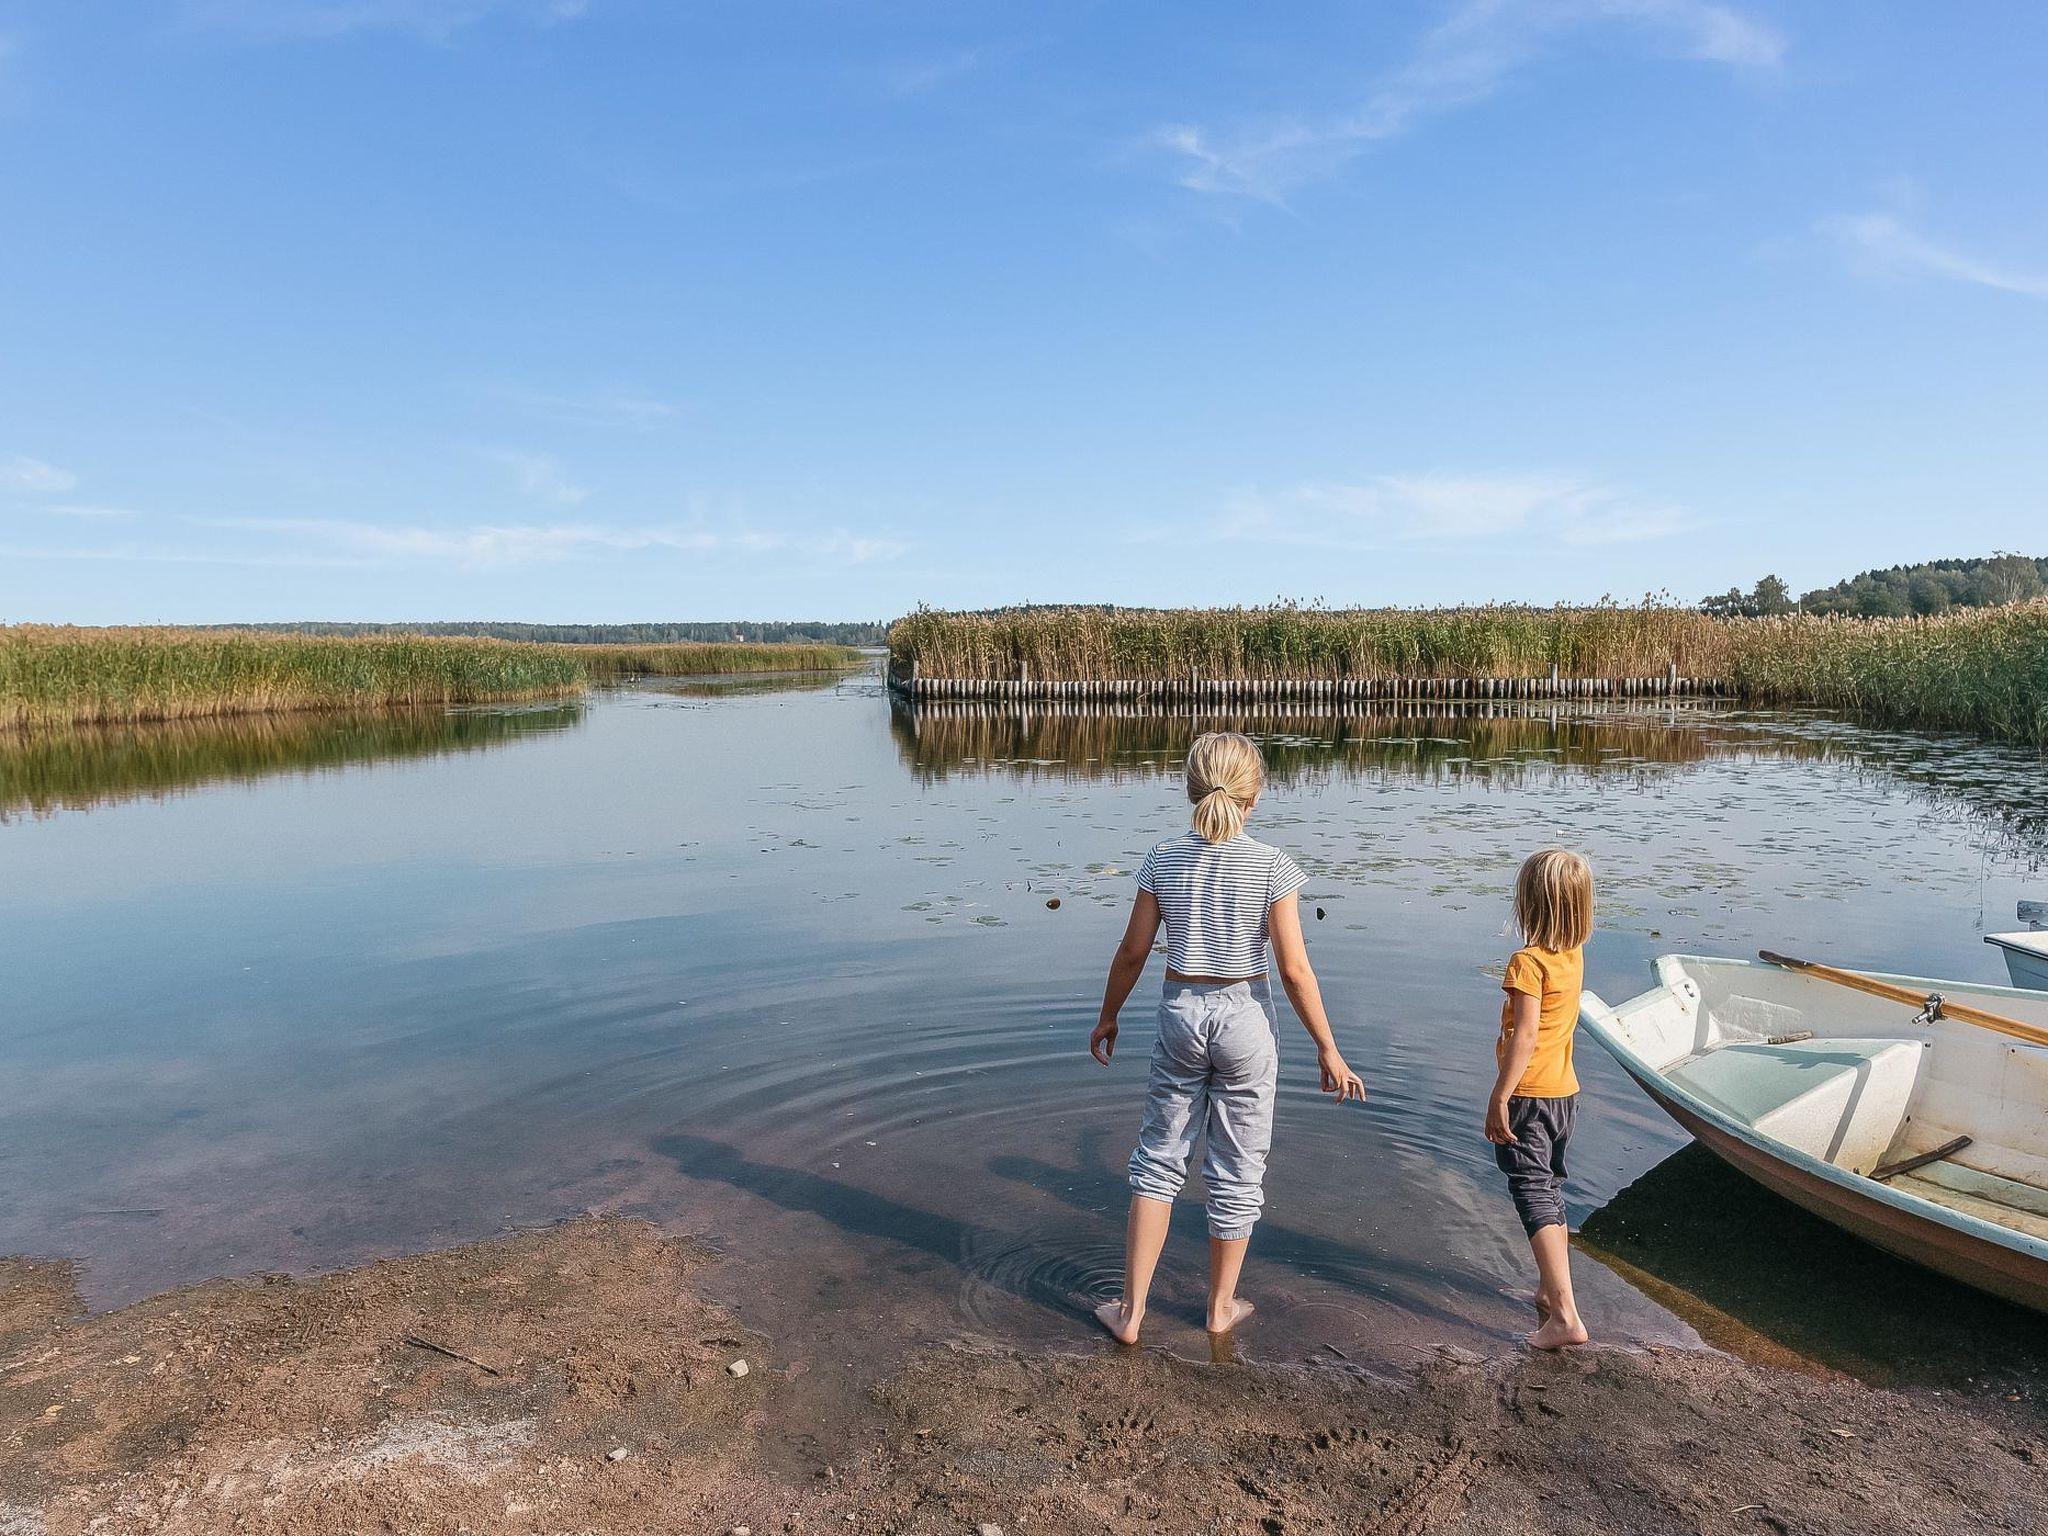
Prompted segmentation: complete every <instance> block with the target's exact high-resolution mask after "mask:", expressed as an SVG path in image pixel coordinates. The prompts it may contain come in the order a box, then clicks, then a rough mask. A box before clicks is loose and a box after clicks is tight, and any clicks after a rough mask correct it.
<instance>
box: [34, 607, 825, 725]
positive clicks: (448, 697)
mask: <svg viewBox="0 0 2048 1536" xmlns="http://www.w3.org/2000/svg"><path fill="white" fill-rule="evenodd" d="M858 660H859V653H858V652H856V651H852V650H850V649H848V648H846V647H843V646H815V645H790V646H784V645H715V644H703V645H695V644H687V645H655V646H606V645H591V646H581V645H537V644H529V643H524V642H520V641H512V640H488V639H476V638H466V637H456V636H427V635H362V636H338V635H299V634H280V633H269V632H260V631H241V630H210V629H179V628H139V627H138V628H110V629H85V628H77V627H73V626H69V625H44V624H16V625H7V626H0V728H16V729H19V728H22V727H28V726H50V725H71V724H81V723H87V722H102V723H117V722H130V721H141V720H189V719H208V718H213V717H216V716H223V715H243V714H262V713H271V712H283V711H291V710H306V709H361V708H376V707H384V706H406V705H435V704H471V703H482V702H486V701H505V700H521V699H552V698H562V697H566V696H569V695H573V694H577V693H581V692H582V691H583V690H584V689H585V688H587V687H588V686H589V685H590V684H591V683H592V682H604V681H609V680H611V679H614V678H618V677H623V676H627V675H630V674H633V673H662V674H670V675H684V676H699V675H705V674H710V673H718V672H738V671H770V670H783V669H793V670H808V669H814V668H825V667H840V666H847V665H851V664H854V663H856V662H858Z"/></svg>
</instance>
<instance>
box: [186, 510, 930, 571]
mask: <svg viewBox="0 0 2048 1536" xmlns="http://www.w3.org/2000/svg"><path fill="white" fill-rule="evenodd" d="M185 521H186V522H188V523H190V524H192V525H194V526H196V527H202V528H213V529H221V530H232V531H237V532H243V533H254V534H265V535H272V536H277V537H284V538H295V539H298V540H300V541H302V543H309V544H312V545H314V546H318V547H320V548H323V549H325V550H326V551H327V552H328V553H329V554H330V555H333V556H338V557H341V558H344V559H347V560H350V561H352V562H355V563H370V562H386V561H440V562H445V563H452V564H456V565H461V566H475V567H481V566H506V565H533V564H543V563H548V562H553V561H563V560H586V559H593V558H599V557H602V556H605V555H617V554H631V553H636V552H643V551H671V552H679V553H685V554H698V555H720V554H725V555H776V554H782V555H788V556H791V557H794V558H798V559H806V560H824V561H834V562H840V563H846V564H865V563H868V562H870V561H881V560H892V559H894V558H896V557H897V556H898V555H901V554H902V553H904V552H905V551H906V550H907V549H908V548H909V547H910V546H909V545H908V544H906V543H904V542H903V541H901V540H898V539H893V538H886V537H878V536H874V535H863V534H855V533H850V532H847V531H846V530H844V529H829V530H825V531H822V532H802V533H798V532H787V531H781V530H760V529H749V528H737V529H718V528H709V527H704V526H700V525H690V526H670V525H649V526H644V527H637V526H616V525H608V524H602V523H478V524H470V525H466V526H456V527H443V526H438V525H431V524H391V523H371V522H360V521H355V520H352V519H347V518H319V517H193V518H187V519H185Z"/></svg>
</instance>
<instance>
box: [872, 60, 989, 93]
mask: <svg viewBox="0 0 2048 1536" xmlns="http://www.w3.org/2000/svg"><path fill="white" fill-rule="evenodd" d="M987 57H988V50H987V49H986V48H955V49H953V50H951V51H950V52H947V53H936V54H931V55H928V56H926V57H923V58H916V59H898V60H896V61H895V62H893V63H890V64H885V65H883V66H882V71H881V78H882V89H883V90H884V91H886V92H887V93H888V94H889V95H891V96H896V97H910V96H922V95H923V94H924V93H925V92H927V91H933V90H937V89H938V88H939V87H940V86H942V85H949V84H951V83H952V82H953V81H955V80H958V79H960V78H961V77H962V76H964V75H970V74H972V73H973V72H974V71H975V70H977V69H979V68H980V67H981V64H982V61H983V60H984V59H986V58H987Z"/></svg>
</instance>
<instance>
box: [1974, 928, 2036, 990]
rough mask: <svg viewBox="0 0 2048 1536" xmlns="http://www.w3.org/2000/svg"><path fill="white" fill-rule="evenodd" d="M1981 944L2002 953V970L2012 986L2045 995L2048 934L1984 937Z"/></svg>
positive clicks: (2007, 934) (2000, 934)
mask: <svg viewBox="0 0 2048 1536" xmlns="http://www.w3.org/2000/svg"><path fill="white" fill-rule="evenodd" d="M1984 942H1985V943H1986V944H1996V945H1997V946H1998V947H1999V948H2000V949H2001V950H2003V951H2004V952H2005V968H2006V970H2007V971H2009V972H2010V973H2011V974H2012V984H2013V985H2014V986H2016V987H2031V988H2033V989H2034V990H2036V991H2040V992H2048V932H2041V933H1987V934H1985V935H1984Z"/></svg>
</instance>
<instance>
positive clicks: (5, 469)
mask: <svg viewBox="0 0 2048 1536" xmlns="http://www.w3.org/2000/svg"><path fill="white" fill-rule="evenodd" d="M77 484H78V476H76V475H74V474H72V473H71V471H70V470H68V469H59V468H58V467H57V466H56V465H54V464H45V463H44V462H43V461H42V460H41V459H32V458H30V457H29V456H28V455H27V454H25V453H17V454H13V455H11V456H9V457H7V458H0V491H16V492H20V493H21V494H23V495H28V496H54V495H59V494H61V493H63V492H65V491H68V490H71V489H72V488H73V487H74V486H76V485H77Z"/></svg>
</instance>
